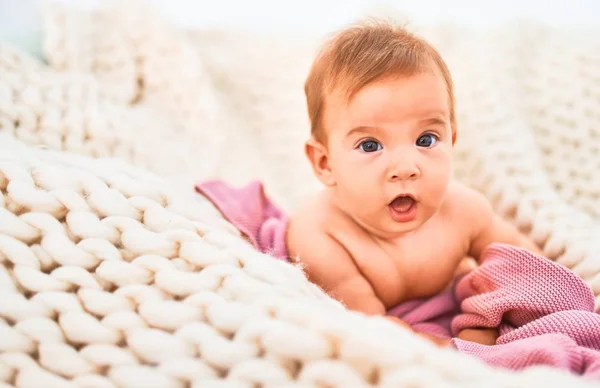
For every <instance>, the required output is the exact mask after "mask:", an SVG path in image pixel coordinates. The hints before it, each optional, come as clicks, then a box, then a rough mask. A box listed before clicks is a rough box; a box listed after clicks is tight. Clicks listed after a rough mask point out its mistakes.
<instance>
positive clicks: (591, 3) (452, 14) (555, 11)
mask: <svg viewBox="0 0 600 388" xmlns="http://www.w3.org/2000/svg"><path fill="white" fill-rule="evenodd" d="M48 1H58V2H62V3H67V4H71V5H73V6H76V7H81V8H93V7H95V6H97V5H98V4H99V3H100V2H101V1H102V0H0V41H3V42H11V43H14V44H17V45H19V46H21V47H22V48H24V49H26V50H28V51H31V52H34V53H37V51H38V47H37V46H38V43H39V34H40V28H41V23H40V15H39V10H40V5H43V4H44V3H46V2H48ZM149 1H150V2H151V3H154V4H155V6H156V7H157V8H158V9H159V10H161V11H162V12H163V13H164V15H165V17H167V18H168V19H169V20H170V21H172V22H174V23H176V24H177V25H180V26H183V27H213V26H219V27H225V26H232V27H237V28H244V29H246V28H247V29H252V30H254V31H264V32H267V33H268V32H273V31H282V30H285V31H287V32H298V33H321V32H327V31H331V30H333V29H336V28H338V27H339V26H341V25H343V24H345V23H347V22H349V21H351V20H353V19H354V18H356V17H357V16H360V15H361V14H363V13H364V12H365V10H368V9H372V8H374V7H377V8H378V7H386V6H390V5H391V6H394V7H395V8H397V9H399V10H400V12H402V13H404V14H405V15H406V16H407V17H409V18H410V19H411V20H412V21H414V22H415V23H419V24H420V23H424V24H429V23H436V22H440V21H449V22H457V23H461V24H465V25H469V26H473V27H482V28H485V27H488V26H493V25H497V24H498V23H502V22H506V21H510V20H517V19H520V20H536V21H541V22H544V23H548V24H551V25H572V26H594V25H598V24H599V23H600V1H598V0H545V1H543V0H505V1H496V0H451V1H449V0H286V1H277V0H251V1H247V0H218V1H217V0H149Z"/></svg>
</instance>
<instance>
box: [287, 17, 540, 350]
mask: <svg viewBox="0 0 600 388" xmlns="http://www.w3.org/2000/svg"><path fill="white" fill-rule="evenodd" d="M305 92H306V99H307V104H308V113H309V117H310V122H311V132H312V133H311V135H312V136H311V137H310V140H308V142H307V143H306V145H305V152H306V155H307V157H308V159H309V161H310V163H311V165H312V168H313V170H314V173H315V174H316V176H317V178H318V179H319V180H320V181H321V182H322V184H323V185H324V189H323V191H321V192H319V193H318V194H316V195H315V196H314V197H313V198H310V199H309V200H308V201H307V202H306V203H304V204H302V205H301V206H300V207H299V208H297V209H296V211H295V213H294V214H292V215H291V217H290V219H289V226H288V229H287V232H286V246H287V249H288V253H289V256H290V257H292V258H295V260H297V261H298V262H300V263H302V265H303V266H304V268H305V271H306V273H307V276H308V277H309V279H310V280H311V281H313V282H314V283H316V284H318V285H319V286H321V287H322V288H323V289H324V290H325V291H326V292H328V293H329V294H330V295H331V296H332V297H334V298H336V299H338V300H339V301H341V302H342V303H344V304H345V305H346V306H347V307H348V308H349V309H352V310H356V311H359V312H362V313H365V314H370V315H382V316H383V315H385V314H386V311H387V310H388V309H389V308H391V307H393V306H396V305H398V304H399V303H401V302H404V301H407V300H409V299H415V298H424V297H431V296H434V295H436V294H438V293H440V292H441V291H443V290H444V289H445V288H446V287H447V286H448V285H449V284H450V282H451V281H452V279H453V278H454V276H455V274H456V273H457V270H458V268H459V266H460V265H461V262H463V259H465V258H467V257H471V258H474V259H475V260H477V261H479V260H480V258H481V254H482V251H483V250H484V248H486V246H488V245H489V244H490V243H494V242H502V243H508V244H513V245H516V246H520V247H523V248H526V249H529V250H531V251H533V252H535V253H540V251H539V249H538V248H537V247H536V246H535V244H534V243H532V242H531V241H529V240H528V239H527V238H526V237H525V236H524V235H522V234H521V233H520V232H519V231H518V230H517V229H516V228H514V227H513V226H512V225H510V224H509V223H507V222H505V221H503V220H502V219H500V218H499V217H498V216H496V215H495V214H494V212H493V210H492V208H491V206H490V204H489V203H488V201H487V200H486V198H485V197H484V196H483V195H482V194H480V193H478V192H476V191H474V190H472V189H469V188H467V187H465V186H463V185H461V184H459V183H457V182H453V181H451V180H450V175H451V168H452V152H453V146H454V143H455V141H456V137H457V125H456V116H455V108H454V95H453V85H452V80H451V76H450V73H449V70H448V68H447V67H446V64H445V63H444V61H443V60H442V58H441V57H440V55H439V54H438V52H437V51H436V50H435V49H434V48H433V47H432V46H430V45H429V44H428V43H427V42H425V41H423V40H422V39H419V38H418V37H416V36H414V35H412V34H411V33H409V32H407V31H406V30H404V29H402V28H399V27H395V26H392V25H388V24H382V23H372V24H365V25H359V26H355V27H351V28H348V29H346V30H343V31H342V32H340V33H338V34H337V35H336V36H334V37H333V39H332V40H331V41H329V42H328V43H327V44H326V45H325V46H324V47H323V48H322V50H321V52H320V53H319V55H318V56H317V58H316V60H315V62H314V64H313V66H312V68H311V70H310V73H309V75H308V78H307V80H306V84H305ZM398 321H399V320H398ZM399 323H402V322H399ZM459 337H460V338H463V339H467V340H473V341H477V342H481V343H487V344H493V343H495V340H496V337H497V333H496V332H495V330H486V329H481V330H470V331H468V332H466V331H465V332H463V333H460V334H459ZM431 339H432V340H433V341H434V342H436V343H438V344H442V345H445V344H446V343H447V341H443V340H438V339H436V338H434V337H431Z"/></svg>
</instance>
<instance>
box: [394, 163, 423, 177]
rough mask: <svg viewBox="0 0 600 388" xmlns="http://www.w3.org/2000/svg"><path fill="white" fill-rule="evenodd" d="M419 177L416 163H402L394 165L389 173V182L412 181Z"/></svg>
mask: <svg viewBox="0 0 600 388" xmlns="http://www.w3.org/2000/svg"><path fill="white" fill-rule="evenodd" d="M419 175H420V171H419V168H418V166H417V164H416V163H414V162H408V161H406V160H405V161H402V162H396V163H394V166H392V168H391V169H390V171H389V180H390V181H398V180H414V179H417V178H418V177H419Z"/></svg>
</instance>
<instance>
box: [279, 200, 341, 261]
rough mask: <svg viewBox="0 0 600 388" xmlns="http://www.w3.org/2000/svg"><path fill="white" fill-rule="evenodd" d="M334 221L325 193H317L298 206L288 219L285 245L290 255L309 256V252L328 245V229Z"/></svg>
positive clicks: (332, 210) (333, 214) (334, 216)
mask: <svg viewBox="0 0 600 388" xmlns="http://www.w3.org/2000/svg"><path fill="white" fill-rule="evenodd" d="M335 219H336V214H335V210H334V209H333V208H332V206H331V204H330V201H329V200H328V198H327V195H326V194H325V193H322V192H321V193H317V194H316V195H314V196H312V197H310V198H308V199H307V200H306V201H304V202H303V203H302V204H300V206H298V207H297V208H296V209H295V211H294V212H293V213H292V214H291V215H290V218H289V223H288V231H287V240H288V241H287V243H288V250H289V251H290V254H291V255H297V254H299V253H303V254H304V255H307V254H308V255H310V250H312V249H314V250H317V249H319V245H322V244H327V243H329V242H330V241H329V240H332V239H331V237H330V236H329V233H328V227H329V226H330V225H331V224H332V223H333V222H334V220H335Z"/></svg>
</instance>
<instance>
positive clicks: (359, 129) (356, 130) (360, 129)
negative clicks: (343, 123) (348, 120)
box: [346, 125, 381, 137]
mask: <svg viewBox="0 0 600 388" xmlns="http://www.w3.org/2000/svg"><path fill="white" fill-rule="evenodd" d="M373 132H381V128H378V127H372V126H369V125H360V126H358V127H354V128H352V129H351V130H349V131H348V133H347V134H346V137H350V136H352V135H354V134H361V133H363V134H367V133H373Z"/></svg>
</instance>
